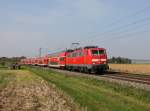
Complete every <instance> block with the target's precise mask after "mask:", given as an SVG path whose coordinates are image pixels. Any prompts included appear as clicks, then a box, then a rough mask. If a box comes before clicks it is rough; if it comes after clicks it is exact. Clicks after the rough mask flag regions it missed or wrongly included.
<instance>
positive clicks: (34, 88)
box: [0, 70, 77, 111]
mask: <svg viewBox="0 0 150 111" xmlns="http://www.w3.org/2000/svg"><path fill="white" fill-rule="evenodd" d="M75 110H76V111H77V108H75V106H74V105H73V103H72V100H70V99H69V98H68V97H67V96H64V94H63V93H62V92H60V91H58V90H57V89H56V87H55V85H53V84H50V83H47V82H46V81H44V80H43V79H42V78H40V77H39V76H37V75H35V74H33V73H31V72H30V71H27V70H0V111H75Z"/></svg>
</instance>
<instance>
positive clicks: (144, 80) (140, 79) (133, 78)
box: [102, 74, 150, 85]
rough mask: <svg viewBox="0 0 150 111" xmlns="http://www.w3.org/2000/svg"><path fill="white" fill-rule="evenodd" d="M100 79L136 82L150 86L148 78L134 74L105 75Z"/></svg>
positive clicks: (149, 78) (149, 77)
mask: <svg viewBox="0 0 150 111" xmlns="http://www.w3.org/2000/svg"><path fill="white" fill-rule="evenodd" d="M102 77H107V78H112V79H119V80H124V81H130V82H136V83H142V84H147V85H150V76H143V75H137V74H136V75H134V74H105V75H102Z"/></svg>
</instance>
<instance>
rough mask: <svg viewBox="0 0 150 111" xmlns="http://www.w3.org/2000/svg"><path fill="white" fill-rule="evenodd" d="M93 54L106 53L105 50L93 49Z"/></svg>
mask: <svg viewBox="0 0 150 111" xmlns="http://www.w3.org/2000/svg"><path fill="white" fill-rule="evenodd" d="M91 52H92V55H101V54H105V50H91Z"/></svg>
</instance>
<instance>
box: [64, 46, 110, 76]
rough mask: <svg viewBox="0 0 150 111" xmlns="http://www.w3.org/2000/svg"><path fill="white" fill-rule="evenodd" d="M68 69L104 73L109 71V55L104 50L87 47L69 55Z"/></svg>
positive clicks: (67, 58) (67, 59) (67, 60)
mask: <svg viewBox="0 0 150 111" xmlns="http://www.w3.org/2000/svg"><path fill="white" fill-rule="evenodd" d="M66 68H67V69H69V70H80V71H81V72H89V73H91V72H94V73H97V72H103V71H105V70H107V69H108V64H107V54H106V50H105V49H104V48H98V47H96V46H87V47H84V48H79V49H76V50H74V51H72V52H70V53H68V54H67V57H66Z"/></svg>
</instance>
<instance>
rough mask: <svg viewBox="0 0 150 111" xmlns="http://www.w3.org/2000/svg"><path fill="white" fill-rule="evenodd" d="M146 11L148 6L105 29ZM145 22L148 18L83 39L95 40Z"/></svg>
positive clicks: (149, 7) (149, 18)
mask: <svg viewBox="0 0 150 111" xmlns="http://www.w3.org/2000/svg"><path fill="white" fill-rule="evenodd" d="M147 9H150V6H148V7H145V8H144V9H142V10H139V11H137V12H135V13H133V14H130V15H127V16H125V17H123V18H120V19H118V20H116V21H114V22H113V23H111V24H109V25H107V27H109V26H114V25H116V24H115V23H119V21H122V20H127V19H128V18H130V17H133V16H136V15H138V14H141V13H143V12H145V11H146V10H147ZM147 20H148V21H149V20H150V17H146V18H142V19H140V20H137V21H134V22H132V23H129V24H126V25H123V26H120V27H117V28H114V29H111V30H107V31H104V32H102V33H100V34H97V36H90V37H87V38H85V39H86V40H88V39H95V38H97V37H100V36H103V35H107V34H108V33H111V32H113V31H116V30H117V31H118V30H122V29H123V28H127V27H130V26H133V25H135V24H138V23H142V22H145V21H147ZM80 42H82V40H81V41H80Z"/></svg>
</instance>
